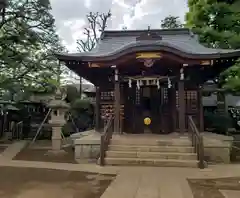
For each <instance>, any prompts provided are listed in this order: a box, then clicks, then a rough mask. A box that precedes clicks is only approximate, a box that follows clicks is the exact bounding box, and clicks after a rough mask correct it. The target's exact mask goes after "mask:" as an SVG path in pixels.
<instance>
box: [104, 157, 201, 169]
mask: <svg viewBox="0 0 240 198" xmlns="http://www.w3.org/2000/svg"><path fill="white" fill-rule="evenodd" d="M105 164H106V165H113V166H116V165H118V166H131V165H133V166H159V167H192V168H197V167H198V161H197V160H173V159H172V160H170V159H142V158H110V157H107V158H105Z"/></svg>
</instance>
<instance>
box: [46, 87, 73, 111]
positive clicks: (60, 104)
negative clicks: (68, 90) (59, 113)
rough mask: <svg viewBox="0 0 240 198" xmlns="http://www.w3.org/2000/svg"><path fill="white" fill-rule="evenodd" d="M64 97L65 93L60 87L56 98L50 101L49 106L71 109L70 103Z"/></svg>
mask: <svg viewBox="0 0 240 198" xmlns="http://www.w3.org/2000/svg"><path fill="white" fill-rule="evenodd" d="M62 99H63V94H62V93H61V91H60V89H57V91H56V93H55V98H54V99H53V100H51V101H50V102H49V104H48V107H49V108H52V109H69V108H70V106H69V104H67V103H66V102H65V101H64V100H62Z"/></svg>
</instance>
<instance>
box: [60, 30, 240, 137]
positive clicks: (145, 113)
mask: <svg viewBox="0 0 240 198" xmlns="http://www.w3.org/2000/svg"><path fill="white" fill-rule="evenodd" d="M239 57H240V50H229V49H212V48H207V47H205V46H204V45H202V44H200V43H199V41H198V37H197V35H195V34H193V33H192V32H191V31H190V30H189V29H166V30H165V29H164V30H121V31H105V32H103V33H102V35H101V38H100V41H99V43H98V45H97V46H96V48H94V49H93V50H92V51H91V52H83V53H69V54H68V53H66V54H65V53H61V54H57V58H58V59H59V61H61V62H64V63H65V65H66V66H67V67H68V68H69V69H71V70H72V71H74V72H75V73H76V74H78V75H79V76H82V77H83V78H85V79H86V80H88V81H89V82H91V83H92V84H94V85H95V86H96V112H95V113H96V118H95V124H96V126H95V127H96V131H103V128H104V120H106V119H108V117H113V119H114V124H113V127H112V130H113V132H114V133H119V134H121V133H123V132H124V133H130V134H143V133H152V134H169V133H172V132H179V133H184V132H185V131H187V129H188V116H191V117H192V118H193V120H194V122H195V124H196V126H197V128H198V129H199V131H203V130H204V121H203V106H202V100H201V97H202V85H203V84H204V83H205V82H206V81H207V80H210V79H214V78H215V77H216V76H218V75H219V74H220V72H222V71H223V70H225V69H227V68H229V67H230V66H232V65H233V64H234V63H235V61H236V60H237V59H238V58H239ZM146 117H148V118H150V123H149V125H148V126H146V125H145V124H146V123H145V124H144V118H146Z"/></svg>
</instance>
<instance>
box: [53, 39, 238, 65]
mask: <svg viewBox="0 0 240 198" xmlns="http://www.w3.org/2000/svg"><path fill="white" fill-rule="evenodd" d="M208 49H210V48H208ZM211 50H212V52H210V53H209V52H208V53H192V52H191V51H190V50H189V51H188V50H182V49H179V48H178V47H177V46H172V45H169V44H168V43H162V42H161V43H158V42H156V43H152V44H151V45H149V44H142V43H141V44H138V43H134V44H128V45H126V46H123V47H122V48H119V49H117V50H115V51H113V52H111V53H100V52H94V53H91V52H88V53H75V54H67V53H66V54H56V56H57V58H58V59H59V60H62V61H66V60H75V61H112V60H114V59H118V58H120V57H122V56H124V55H127V54H129V53H137V52H140V51H165V52H169V53H173V54H175V55H178V56H181V57H183V58H189V59H218V58H229V57H237V56H239V57H240V49H239V50H223V49H211Z"/></svg>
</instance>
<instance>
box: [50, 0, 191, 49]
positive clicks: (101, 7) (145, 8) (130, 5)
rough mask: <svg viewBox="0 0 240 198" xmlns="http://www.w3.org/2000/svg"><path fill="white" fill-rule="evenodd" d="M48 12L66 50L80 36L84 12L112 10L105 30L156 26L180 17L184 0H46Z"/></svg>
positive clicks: (83, 23)
mask: <svg viewBox="0 0 240 198" xmlns="http://www.w3.org/2000/svg"><path fill="white" fill-rule="evenodd" d="M50 2H51V5H52V14H53V15H54V17H55V19H56V26H57V30H58V33H59V35H60V37H61V38H62V39H63V41H64V44H66V46H67V48H68V50H69V51H76V40H77V39H79V38H82V37H83V36H84V35H83V33H82V30H83V28H84V27H85V25H86V18H85V16H86V14H87V13H89V12H90V11H92V12H100V13H106V12H108V10H111V11H112V19H111V21H109V23H108V29H121V28H122V27H123V26H126V27H127V28H128V29H147V27H148V26H150V27H151V28H159V27H160V24H161V20H162V19H164V18H165V17H166V16H168V15H174V16H179V17H180V19H181V20H182V21H183V20H184V15H185V12H186V11H187V0H50Z"/></svg>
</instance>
